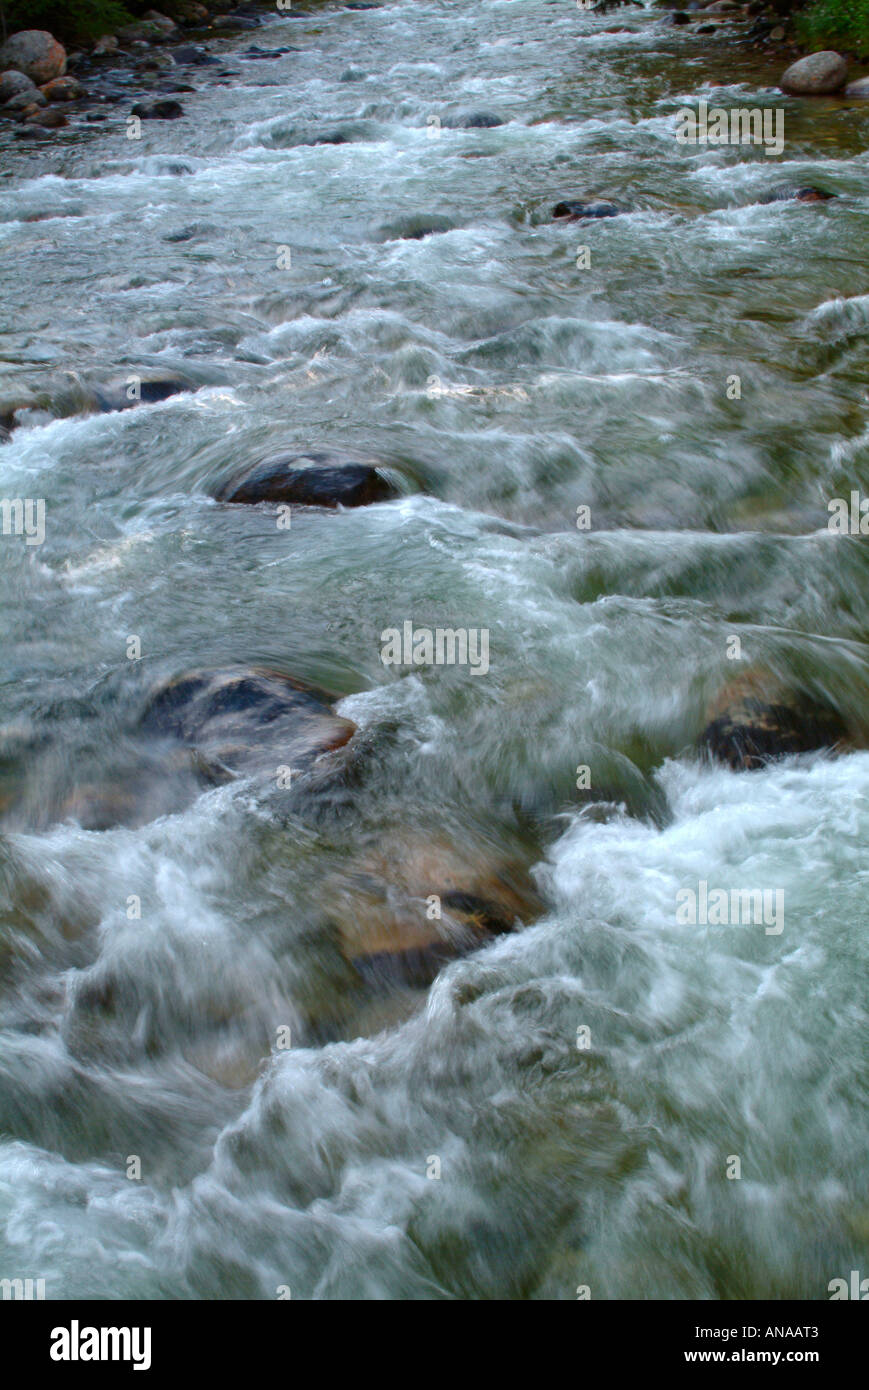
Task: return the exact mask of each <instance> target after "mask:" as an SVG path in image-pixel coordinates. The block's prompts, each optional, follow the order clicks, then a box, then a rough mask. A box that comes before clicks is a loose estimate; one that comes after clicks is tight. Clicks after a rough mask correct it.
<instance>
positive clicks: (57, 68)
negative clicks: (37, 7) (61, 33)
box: [0, 29, 66, 87]
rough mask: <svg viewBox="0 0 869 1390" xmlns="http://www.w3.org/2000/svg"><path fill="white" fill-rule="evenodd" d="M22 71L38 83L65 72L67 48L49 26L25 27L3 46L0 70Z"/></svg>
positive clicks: (39, 84) (39, 85) (48, 80)
mask: <svg viewBox="0 0 869 1390" xmlns="http://www.w3.org/2000/svg"><path fill="white" fill-rule="evenodd" d="M4 68H14V69H15V70H16V72H23V73H24V76H25V77H29V78H30V80H31V82H35V83H36V85H37V87H41V86H42V84H43V83H44V82H51V80H52V79H53V78H55V77H62V76H63V74H64V73H65V72H66V49H65V48H64V46H63V44H61V43H58V42H57V39H56V38H55V37H54V35H53V34H49V32H48V30H47V29H22V30H21V31H20V33H17V34H13V35H12V37H11V38H9V39H7V40H6V42H5V43H4V44H3V47H2V48H0V70H2V69H4Z"/></svg>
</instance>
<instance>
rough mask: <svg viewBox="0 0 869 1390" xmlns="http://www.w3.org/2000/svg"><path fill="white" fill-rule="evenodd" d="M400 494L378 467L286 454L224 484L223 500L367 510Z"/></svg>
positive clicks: (325, 456)
mask: <svg viewBox="0 0 869 1390" xmlns="http://www.w3.org/2000/svg"><path fill="white" fill-rule="evenodd" d="M396 495H397V492H396V488H395V487H394V486H393V484H392V483H391V482H390V481H389V480H388V479H387V478H385V477H384V476H383V474H382V473H380V472H379V470H378V469H377V467H376V466H375V465H374V464H373V463H365V462H362V461H349V460H348V461H345V460H337V459H335V458H334V457H333V456H332V455H331V454H326V453H311V454H283V455H280V456H279V457H276V458H272V459H266V460H265V462H263V463H257V464H254V465H253V466H252V467H250V468H248V469H246V470H245V471H244V472H242V473H239V474H237V475H236V476H235V477H234V478H232V479H230V481H229V482H227V483H225V484H224V486H223V487H222V488H220V490H219V491H218V492H217V494H216V496H217V500H218V501H219V502H240V503H247V504H249V505H250V504H255V503H257V502H282V503H296V504H298V505H299V506H306V507H365V506H368V504H369V503H371V502H385V501H388V500H389V498H391V497H395V496H396Z"/></svg>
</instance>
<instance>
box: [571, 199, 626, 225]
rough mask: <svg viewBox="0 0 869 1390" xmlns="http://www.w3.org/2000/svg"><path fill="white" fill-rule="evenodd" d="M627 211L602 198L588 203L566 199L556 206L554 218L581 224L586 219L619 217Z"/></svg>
mask: <svg viewBox="0 0 869 1390" xmlns="http://www.w3.org/2000/svg"><path fill="white" fill-rule="evenodd" d="M627 211H628V209H627V208H623V207H620V206H619V204H618V203H610V202H608V201H607V200H606V199H602V198H597V199H590V200H589V201H588V202H582V201H578V200H575V199H566V200H565V201H564V202H563V203H556V204H555V207H554V208H553V209H552V216H553V217H556V218H562V217H563V218H565V219H566V220H567V221H569V222H579V221H581V220H582V219H583V218H586V217H619V216H620V215H621V214H622V213H625V212H627Z"/></svg>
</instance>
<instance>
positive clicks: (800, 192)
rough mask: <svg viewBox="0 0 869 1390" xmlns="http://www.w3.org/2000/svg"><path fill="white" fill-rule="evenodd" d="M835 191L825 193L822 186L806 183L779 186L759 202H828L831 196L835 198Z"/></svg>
mask: <svg viewBox="0 0 869 1390" xmlns="http://www.w3.org/2000/svg"><path fill="white" fill-rule="evenodd" d="M835 196H836V194H835V193H825V192H824V190H823V189H822V188H813V187H812V186H811V185H806V187H805V188H777V189H776V190H775V192H774V193H767V194H766V195H765V196H764V197H763V198H759V199H758V202H759V203H762V204H766V203H790V202H797V203H828V202H829V201H830V199H831V198H835Z"/></svg>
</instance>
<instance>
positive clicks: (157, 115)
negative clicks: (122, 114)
mask: <svg viewBox="0 0 869 1390" xmlns="http://www.w3.org/2000/svg"><path fill="white" fill-rule="evenodd" d="M131 110H132V114H133V115H134V116H138V117H139V119H140V120H142V121H177V120H178V118H179V117H180V116H183V115H184V107H183V106H182V105H181V102H180V101H172V100H171V99H167V100H165V101H137V102H136V104H135V106H133V107H132V108H131Z"/></svg>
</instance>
